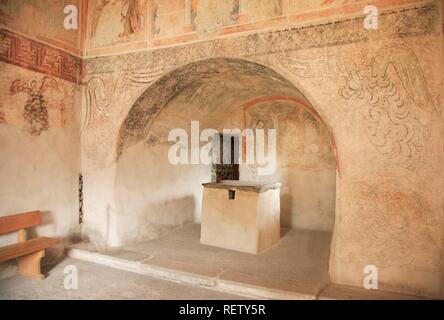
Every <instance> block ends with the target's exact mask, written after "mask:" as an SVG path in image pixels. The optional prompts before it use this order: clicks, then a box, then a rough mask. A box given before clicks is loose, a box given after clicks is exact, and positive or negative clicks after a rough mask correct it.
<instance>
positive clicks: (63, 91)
mask: <svg viewBox="0 0 444 320" xmlns="http://www.w3.org/2000/svg"><path fill="white" fill-rule="evenodd" d="M3 70H4V72H7V71H9V74H8V76H4V77H3V79H2V81H1V82H0V97H1V98H0V99H1V100H0V105H1V106H2V108H0V113H3V118H4V121H3V123H4V124H8V125H12V126H16V127H19V128H22V129H23V130H24V131H25V132H27V133H28V134H29V135H32V136H39V135H41V134H42V133H43V132H45V131H48V130H50V128H65V127H68V126H71V125H72V122H73V120H74V86H73V85H72V84H70V83H69V82H67V81H63V80H58V79H56V78H54V77H50V76H45V75H39V74H37V73H29V71H26V70H20V68H18V67H16V66H12V65H6V66H3ZM14 74H15V75H14ZM18 76H20V77H18Z"/></svg>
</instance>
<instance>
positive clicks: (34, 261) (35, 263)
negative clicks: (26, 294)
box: [18, 250, 45, 280]
mask: <svg viewBox="0 0 444 320" xmlns="http://www.w3.org/2000/svg"><path fill="white" fill-rule="evenodd" d="M44 256H45V250H40V251H37V252H34V253H31V254H28V255H26V256H23V257H20V258H18V267H19V272H20V274H22V275H23V276H25V277H28V278H32V279H37V280H43V279H45V276H44V275H43V274H42V273H41V271H40V260H41V259H42V258H43V257H44Z"/></svg>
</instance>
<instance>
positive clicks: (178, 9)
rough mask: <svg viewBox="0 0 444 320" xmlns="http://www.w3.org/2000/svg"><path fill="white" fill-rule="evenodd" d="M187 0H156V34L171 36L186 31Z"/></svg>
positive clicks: (157, 35)
mask: <svg viewBox="0 0 444 320" xmlns="http://www.w3.org/2000/svg"><path fill="white" fill-rule="evenodd" d="M185 11H186V8H185V0H174V1H162V0H156V1H154V13H153V19H154V22H153V25H154V36H156V37H170V36H175V35H180V34H182V33H184V32H185V30H184V28H185V26H186V21H185V20H186V15H187V13H186V12H185Z"/></svg>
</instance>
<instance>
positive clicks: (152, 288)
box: [0, 258, 242, 300]
mask: <svg viewBox="0 0 444 320" xmlns="http://www.w3.org/2000/svg"><path fill="white" fill-rule="evenodd" d="M67 265H73V266H76V267H77V270H78V271H77V272H78V273H77V274H78V289H77V290H73V289H71V290H67V289H65V287H64V279H65V277H66V276H67V274H65V273H64V272H63V271H64V268H65V266H67ZM46 269H48V268H46ZM43 271H45V272H48V270H43ZM8 299H145V300H152V299H180V300H194V299H211V300H212V299H242V298H241V297H238V296H235V295H230V294H224V293H221V292H217V291H213V290H208V289H204V288H200V287H196V286H191V285H186V284H181V283H175V282H171V281H167V280H160V279H155V278H152V277H149V276H144V275H139V274H135V273H132V272H127V271H122V270H118V269H114V268H110V267H105V266H102V265H99V264H95V263H91V262H85V261H81V260H76V259H72V258H65V259H64V260H63V261H61V262H60V263H58V264H57V265H56V266H55V267H54V268H53V269H51V270H49V273H48V277H47V278H46V279H45V280H43V281H39V280H32V279H28V278H25V277H22V276H19V275H16V276H13V277H8V278H7V279H3V280H0V300H8Z"/></svg>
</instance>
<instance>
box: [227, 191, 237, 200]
mask: <svg viewBox="0 0 444 320" xmlns="http://www.w3.org/2000/svg"><path fill="white" fill-rule="evenodd" d="M235 198H236V191H235V190H228V199H230V200H234V199H235Z"/></svg>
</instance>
